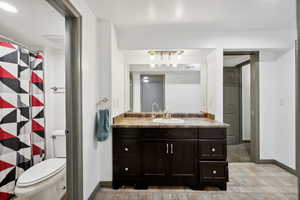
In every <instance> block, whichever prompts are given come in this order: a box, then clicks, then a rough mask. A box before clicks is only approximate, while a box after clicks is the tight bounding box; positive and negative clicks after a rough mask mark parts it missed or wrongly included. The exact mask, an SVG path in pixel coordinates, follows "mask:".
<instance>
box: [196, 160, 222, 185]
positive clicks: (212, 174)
mask: <svg viewBox="0 0 300 200" xmlns="http://www.w3.org/2000/svg"><path fill="white" fill-rule="evenodd" d="M199 169H200V181H201V182H225V181H228V163H227V162H225V161H224V162H223V161H219V162H214V161H200V167H199Z"/></svg>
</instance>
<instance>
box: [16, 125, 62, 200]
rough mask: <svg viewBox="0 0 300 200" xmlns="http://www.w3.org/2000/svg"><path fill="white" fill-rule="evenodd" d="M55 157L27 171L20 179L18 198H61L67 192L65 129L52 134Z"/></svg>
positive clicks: (53, 199) (17, 186)
mask: <svg viewBox="0 0 300 200" xmlns="http://www.w3.org/2000/svg"><path fill="white" fill-rule="evenodd" d="M52 137H53V149H54V157H55V158H51V159H47V160H45V161H42V162H40V163H39V164H36V165H34V166H32V167H31V168H29V169H28V170H27V171H25V172H24V173H23V174H22V175H21V176H20V177H19V179H18V181H17V184H16V188H15V194H16V196H17V199H18V200H19V199H20V200H21V199H24V200H25V199H26V200H60V199H61V198H62V197H63V195H64V194H65V192H66V137H65V132H64V130H56V131H54V132H53V134H52Z"/></svg>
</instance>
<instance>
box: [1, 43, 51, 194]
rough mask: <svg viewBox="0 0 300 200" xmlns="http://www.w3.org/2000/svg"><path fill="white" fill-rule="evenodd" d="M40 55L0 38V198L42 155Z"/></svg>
mask: <svg viewBox="0 0 300 200" xmlns="http://www.w3.org/2000/svg"><path fill="white" fill-rule="evenodd" d="M43 80H44V71H43V55H42V54H34V53H32V52H30V51H29V50H27V49H24V48H22V47H19V46H18V45H15V44H12V43H9V42H1V41H0V200H7V199H10V198H11V197H13V196H14V188H15V183H16V180H17V179H18V177H19V176H20V175H21V174H22V173H23V172H24V171H26V170H27V169H28V168H29V167H31V166H32V165H34V164H36V163H38V162H41V161H42V160H44V159H45V132H44V129H45V128H44V127H45V118H44V96H45V95H44V84H43V82H44V81H43Z"/></svg>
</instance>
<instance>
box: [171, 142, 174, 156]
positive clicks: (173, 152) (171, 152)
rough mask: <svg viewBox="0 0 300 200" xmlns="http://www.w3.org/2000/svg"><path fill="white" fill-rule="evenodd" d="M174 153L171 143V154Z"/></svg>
mask: <svg viewBox="0 0 300 200" xmlns="http://www.w3.org/2000/svg"><path fill="white" fill-rule="evenodd" d="M173 153H174V150H173V144H171V154H173Z"/></svg>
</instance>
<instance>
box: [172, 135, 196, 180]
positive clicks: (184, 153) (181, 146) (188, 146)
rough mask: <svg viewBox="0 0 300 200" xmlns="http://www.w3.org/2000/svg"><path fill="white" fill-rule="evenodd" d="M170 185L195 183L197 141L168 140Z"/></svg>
mask: <svg viewBox="0 0 300 200" xmlns="http://www.w3.org/2000/svg"><path fill="white" fill-rule="evenodd" d="M168 144H169V148H170V151H169V155H170V168H169V172H168V177H169V184H170V185H195V184H196V183H197V175H196V174H197V162H196V161H197V158H196V156H197V141H195V140H169V141H168Z"/></svg>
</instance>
